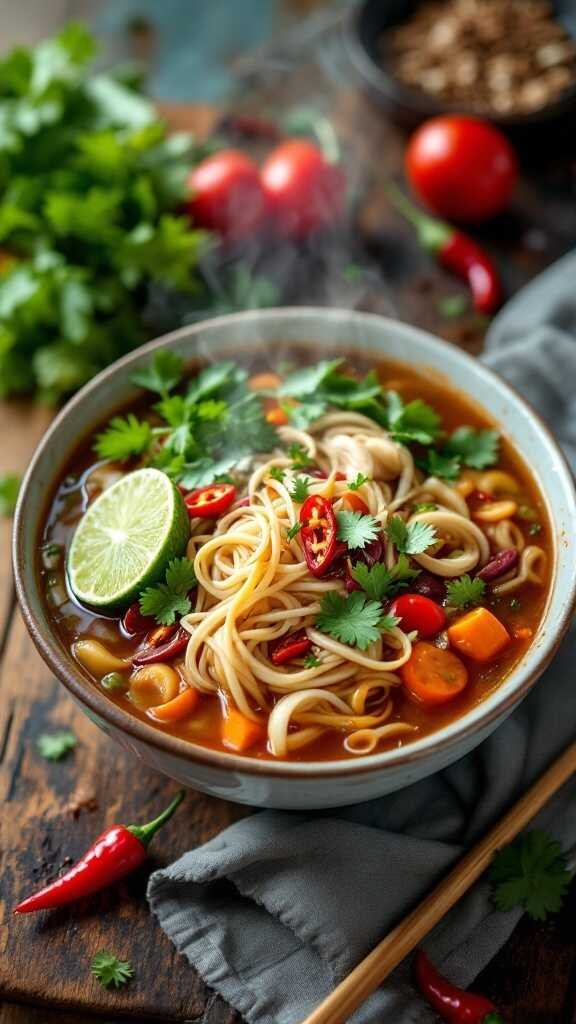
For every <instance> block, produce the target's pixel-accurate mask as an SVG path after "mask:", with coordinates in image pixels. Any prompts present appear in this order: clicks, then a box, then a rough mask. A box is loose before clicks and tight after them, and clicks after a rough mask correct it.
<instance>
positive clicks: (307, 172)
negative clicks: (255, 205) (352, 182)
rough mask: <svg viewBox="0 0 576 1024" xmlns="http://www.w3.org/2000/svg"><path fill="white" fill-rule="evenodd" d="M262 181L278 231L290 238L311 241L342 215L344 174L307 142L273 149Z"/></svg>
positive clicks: (264, 168) (294, 140)
mask: <svg viewBox="0 0 576 1024" xmlns="http://www.w3.org/2000/svg"><path fill="white" fill-rule="evenodd" d="M261 181H262V185H263V187H264V191H265V193H266V196H267V198H268V202H269V208H270V211H271V213H272V216H273V217H274V219H275V221H276V225H277V228H278V230H279V231H280V233H281V234H282V235H284V236H286V237H287V238H293V239H304V238H308V237H309V236H310V235H312V234H314V232H316V231H318V230H319V229H320V228H325V227H330V226H331V225H332V224H334V222H335V221H336V220H337V219H338V217H339V215H340V213H341V212H342V209H343V205H344V193H345V187H346V186H345V179H344V175H343V173H342V171H341V169H340V168H339V167H337V166H336V165H335V164H331V163H328V161H327V160H326V158H325V156H324V154H323V153H322V152H321V150H320V149H318V147H317V146H315V145H314V144H313V143H312V142H308V141H307V140H306V139H289V140H288V141H287V142H283V143H282V144H281V145H280V146H278V147H277V148H276V149H274V150H273V151H272V152H271V153H270V155H269V156H268V158H267V160H266V161H265V163H264V166H263V167H262V172H261Z"/></svg>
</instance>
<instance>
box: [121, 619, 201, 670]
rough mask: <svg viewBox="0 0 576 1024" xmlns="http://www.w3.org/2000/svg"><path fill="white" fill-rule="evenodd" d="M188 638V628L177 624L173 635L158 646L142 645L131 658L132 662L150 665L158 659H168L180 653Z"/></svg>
mask: <svg viewBox="0 0 576 1024" xmlns="http://www.w3.org/2000/svg"><path fill="white" fill-rule="evenodd" d="M189 639H190V633H189V632H188V630H186V629H184V627H183V626H179V628H178V630H177V632H176V633H175V634H174V636H172V637H170V639H169V640H167V641H166V643H163V644H160V646H159V647H154V646H150V647H144V649H143V650H141V651H138V652H137V653H136V654H135V655H134V657H133V658H132V664H133V665H152V664H154V663H155V662H159V661H170V659H171V658H175V657H176V655H177V654H181V652H182V651H183V650H184V649H185V647H186V645H187V643H188V641H189Z"/></svg>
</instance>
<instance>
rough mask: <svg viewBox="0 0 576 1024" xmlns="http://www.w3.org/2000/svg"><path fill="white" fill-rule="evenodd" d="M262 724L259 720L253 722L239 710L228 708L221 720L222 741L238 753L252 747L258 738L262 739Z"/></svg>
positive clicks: (263, 734) (263, 733)
mask: <svg viewBox="0 0 576 1024" xmlns="http://www.w3.org/2000/svg"><path fill="white" fill-rule="evenodd" d="M264 736H265V732H264V726H263V725H262V723H261V722H253V721H252V719H251V718H246V715H243V714H242V712H241V711H237V710H236V708H230V709H229V710H228V712H227V715H226V718H225V719H224V721H223V722H222V743H223V744H224V746H225V747H228V749H229V750H236V751H237V752H238V753H239V754H241V753H243V752H244V751H245V750H249V749H250V747H253V746H254V744H255V743H257V742H258V740H261V739H264Z"/></svg>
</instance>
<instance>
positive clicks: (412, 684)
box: [400, 640, 468, 708]
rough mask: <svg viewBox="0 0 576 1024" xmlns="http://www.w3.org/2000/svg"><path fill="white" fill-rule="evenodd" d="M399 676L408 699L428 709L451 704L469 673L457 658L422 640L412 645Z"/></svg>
mask: <svg viewBox="0 0 576 1024" xmlns="http://www.w3.org/2000/svg"><path fill="white" fill-rule="evenodd" d="M400 674H401V676H402V682H403V683H404V686H405V687H406V689H407V690H408V693H409V695H410V696H411V697H413V698H414V699H415V700H416V701H417V702H418V703H419V704H423V705H424V706H426V707H430V708H432V707H438V706H439V705H440V704H447V703H448V701H451V700H454V698H455V697H458V696H459V695H460V694H461V693H462V691H463V690H464V689H465V688H466V685H467V683H468V671H467V669H466V666H465V665H464V663H463V662H462V661H460V658H458V657H457V655H455V654H452V651H442V650H441V649H440V648H439V647H435V646H434V644H429V643H427V642H426V641H425V640H420V641H419V642H418V643H417V644H414V647H413V648H412V654H411V656H410V660H409V661H407V662H406V664H405V665H402V668H401V669H400Z"/></svg>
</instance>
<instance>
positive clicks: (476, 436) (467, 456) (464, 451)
mask: <svg viewBox="0 0 576 1024" xmlns="http://www.w3.org/2000/svg"><path fill="white" fill-rule="evenodd" d="M499 444H500V435H499V433H498V431H497V430H474V428H473V427H458V429H457V430H455V431H454V433H453V434H451V435H450V437H449V438H448V440H447V442H446V444H445V445H444V447H443V449H442V452H443V454H444V455H449V456H455V457H456V458H458V459H460V461H461V462H463V463H464V465H465V466H471V467H472V468H473V469H486V468H487V467H488V466H494V465H496V463H497V462H498V448H499Z"/></svg>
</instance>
